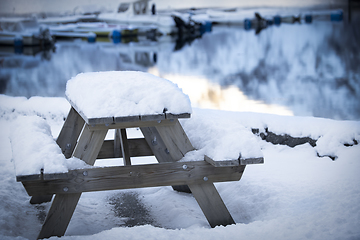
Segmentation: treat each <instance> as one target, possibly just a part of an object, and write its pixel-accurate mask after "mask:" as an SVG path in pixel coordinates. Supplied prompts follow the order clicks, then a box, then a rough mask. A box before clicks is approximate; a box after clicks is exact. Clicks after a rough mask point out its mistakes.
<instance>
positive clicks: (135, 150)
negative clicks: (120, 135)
mask: <svg viewBox="0 0 360 240" xmlns="http://www.w3.org/2000/svg"><path fill="white" fill-rule="evenodd" d="M118 141H119V143H118V145H119V150H118V151H119V152H118V153H119V154H117V155H115V154H114V145H117V144H115V143H114V140H105V141H104V143H103V145H102V147H101V149H100V152H99V155H98V156H97V158H96V159H106V158H121V157H122V153H121V144H120V139H118ZM128 143H129V153H130V157H145V156H154V153H153V152H152V150H151V148H150V147H149V145H148V144H147V142H146V140H145V138H132V139H128Z"/></svg>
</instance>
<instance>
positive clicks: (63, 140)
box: [30, 107, 85, 204]
mask: <svg viewBox="0 0 360 240" xmlns="http://www.w3.org/2000/svg"><path fill="white" fill-rule="evenodd" d="M84 123H85V121H84V120H83V119H82V117H81V116H80V115H79V114H78V113H77V112H76V110H75V109H74V108H73V107H71V109H70V112H69V114H68V117H67V118H66V120H65V122H64V125H63V127H62V129H61V131H60V134H59V136H58V138H57V140H56V143H57V144H58V145H59V147H60V148H61V151H62V152H63V154H64V155H65V157H66V158H70V157H71V153H72V152H73V151H74V148H75V145H76V142H77V139H78V138H79V135H80V133H81V130H82V128H83V126H84ZM51 199H52V195H45V196H33V197H32V198H31V199H30V203H31V204H40V203H44V202H50V201H51Z"/></svg>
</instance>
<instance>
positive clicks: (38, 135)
mask: <svg viewBox="0 0 360 240" xmlns="http://www.w3.org/2000/svg"><path fill="white" fill-rule="evenodd" d="M12 128H13V131H12V133H11V136H10V137H11V146H12V152H13V160H14V164H15V171H16V175H17V176H21V175H33V174H40V173H41V171H42V170H43V172H44V173H62V172H67V171H68V170H70V169H75V168H84V167H86V166H88V165H86V164H85V162H83V161H81V160H80V159H77V158H70V159H66V158H65V157H64V155H63V154H62V152H61V149H60V147H59V146H58V145H57V144H56V142H55V141H54V139H53V137H52V135H51V130H50V126H49V125H48V124H47V122H46V121H45V120H44V119H42V118H40V117H37V116H21V117H18V118H17V119H16V121H15V122H14V123H13V125H12Z"/></svg>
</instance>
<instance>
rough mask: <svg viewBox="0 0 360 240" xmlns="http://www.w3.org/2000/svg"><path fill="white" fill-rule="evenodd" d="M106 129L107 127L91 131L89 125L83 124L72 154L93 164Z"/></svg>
mask: <svg viewBox="0 0 360 240" xmlns="http://www.w3.org/2000/svg"><path fill="white" fill-rule="evenodd" d="M107 131H108V130H107V129H106V130H100V131H92V130H91V129H90V127H89V125H85V127H84V130H83V132H82V134H81V136H80V139H79V142H78V144H77V145H76V148H75V150H74V154H73V156H74V157H77V158H80V159H82V160H83V161H84V162H86V163H87V164H89V165H94V163H95V160H96V157H97V155H98V154H99V151H100V149H101V146H102V143H103V142H104V139H105V136H106V133H107Z"/></svg>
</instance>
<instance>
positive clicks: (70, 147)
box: [56, 108, 85, 158]
mask: <svg viewBox="0 0 360 240" xmlns="http://www.w3.org/2000/svg"><path fill="white" fill-rule="evenodd" d="M84 123H85V121H84V119H83V118H82V117H81V116H80V115H79V114H78V113H77V112H76V110H75V109H74V108H71V109H70V112H69V114H68V116H67V118H66V120H65V122H64V125H63V127H62V129H61V131H60V134H59V136H58V138H57V140H56V143H57V144H58V145H59V147H60V148H61V150H62V152H63V153H64V155H65V157H66V158H70V157H71V154H72V153H73V151H74V149H75V145H76V142H77V140H78V138H79V135H80V133H81V130H82V129H83V127H84Z"/></svg>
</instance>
